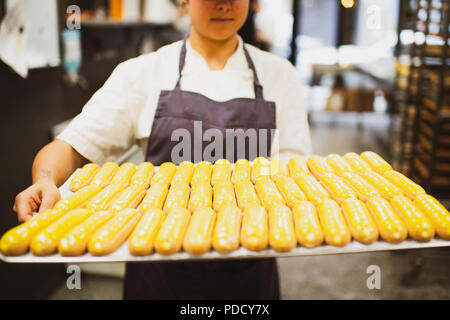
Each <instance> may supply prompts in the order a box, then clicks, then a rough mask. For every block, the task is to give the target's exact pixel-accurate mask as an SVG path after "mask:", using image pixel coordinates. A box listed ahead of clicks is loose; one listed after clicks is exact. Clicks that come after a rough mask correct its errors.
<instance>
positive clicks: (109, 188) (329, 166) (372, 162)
mask: <svg viewBox="0 0 450 320" xmlns="http://www.w3.org/2000/svg"><path fill="white" fill-rule="evenodd" d="M311 173H312V174H311ZM149 186H150V188H149V189H148V190H146V189H147V188H148V187H149ZM70 187H71V190H73V191H76V192H75V193H74V194H72V195H71V196H69V197H68V198H66V199H63V200H61V201H59V202H58V203H57V204H56V205H55V207H54V208H53V210H50V211H48V212H45V213H43V214H41V215H38V216H36V217H34V218H33V219H32V220H30V221H28V222H27V223H24V224H22V225H20V226H18V227H16V228H14V229H12V230H10V231H9V232H8V233H6V234H5V235H4V236H3V237H2V239H1V242H0V249H1V251H2V252H3V253H4V254H7V255H20V254H23V253H25V252H26V251H27V250H28V248H29V247H30V248H31V251H32V252H33V253H34V254H36V255H47V254H51V253H53V252H55V251H56V250H57V249H58V250H59V252H60V253H61V254H64V255H81V254H83V253H84V252H85V251H86V250H87V249H88V250H89V251H90V252H91V253H92V254H94V255H105V254H108V253H111V252H113V251H114V250H116V249H117V247H118V246H119V245H120V244H122V243H123V242H124V241H125V240H126V239H127V238H128V237H129V248H130V252H131V253H132V254H135V255H146V254H149V253H150V252H151V251H152V250H153V248H155V250H156V251H157V252H159V253H163V254H170V253H173V252H176V251H178V250H180V249H181V246H183V248H184V250H186V251H187V252H190V253H193V254H199V253H202V252H206V251H208V250H209V249H210V247H211V245H212V246H213V247H214V249H215V250H217V251H219V252H229V251H232V250H235V249H237V248H238V247H239V245H241V244H242V245H243V246H244V247H246V248H247V249H250V250H261V249H263V248H265V247H267V246H268V244H270V246H271V247H272V248H274V249H275V250H278V251H289V250H291V249H292V248H294V247H295V246H296V245H297V243H298V244H300V245H301V246H305V247H314V246H317V245H319V244H321V243H322V242H323V241H324V240H325V242H326V243H327V244H330V245H336V246H342V245H345V244H347V243H348V242H349V241H350V240H351V238H354V239H355V240H357V241H359V242H362V243H371V242H373V241H375V240H376V239H378V237H379V236H381V238H382V239H384V240H386V241H389V242H392V243H398V242H401V241H403V240H404V239H405V238H406V237H407V236H408V234H409V235H410V237H411V238H412V239H415V240H418V241H428V240H430V239H431V238H433V237H434V235H435V233H437V234H438V235H439V236H440V237H441V238H443V239H450V215H449V213H448V211H447V210H446V209H445V208H444V207H443V206H442V205H441V204H440V203H439V202H438V201H437V200H436V199H434V198H432V197H431V196H429V195H426V193H425V191H424V190H423V189H422V188H421V187H420V186H418V185H417V184H415V183H414V182H412V181H411V180H409V179H408V178H407V177H405V176H403V175H402V174H400V173H398V172H396V171H393V170H392V168H391V166H390V165H389V164H388V163H387V162H386V161H384V160H383V159H382V158H381V157H380V156H378V155H377V154H375V153H373V152H365V153H362V154H361V156H359V155H357V154H355V153H349V154H346V155H345V156H344V157H341V156H339V155H334V154H333V155H329V156H327V157H319V156H312V157H309V158H303V157H295V158H292V159H290V160H289V161H284V160H281V159H275V160H272V161H269V160H267V159H265V158H257V159H255V161H254V162H253V167H252V166H251V165H250V163H249V162H248V161H247V160H239V161H238V162H237V163H236V164H235V168H234V170H231V164H230V163H229V162H228V161H227V160H219V161H217V162H216V163H215V164H214V166H213V165H212V164H211V163H209V162H201V163H199V164H197V165H196V166H194V164H193V163H191V162H183V163H181V164H180V165H179V166H178V168H177V166H175V165H174V164H173V163H165V164H162V165H161V167H160V169H159V170H158V171H157V172H156V173H154V168H153V165H152V164H150V163H143V164H141V165H139V166H138V167H137V168H136V167H135V166H134V165H132V164H124V165H122V166H120V167H119V166H118V165H117V164H114V163H107V164H105V165H104V166H102V167H101V168H100V167H99V166H97V165H95V164H88V165H86V166H85V167H83V168H82V169H81V170H80V171H79V172H78V174H77V175H75V176H74V178H73V179H72V181H71V185H70ZM102 188H103V189H102ZM139 204H140V209H139V210H138V211H137V210H134V209H135V208H136V207H137V206H138V205H139ZM76 208H78V209H77V210H74V209H76ZM263 212H264V214H263ZM237 213H239V214H237ZM246 217H247V218H246ZM177 219H178V220H177ZM174 228H175V229H176V228H178V229H176V230H175V229H174ZM133 230H134V232H133ZM221 230H222V231H221ZM249 230H252V232H253V233H252V232H250V231H249ZM130 234H131V236H130ZM164 235H165V236H164ZM219 235H222V237H220V236H219ZM195 239H196V240H195ZM208 239H210V240H208ZM227 239H228V240H227ZM249 239H252V240H249ZM255 239H258V241H256V240H255ZM252 243H256V244H252ZM205 250H206V251H205Z"/></svg>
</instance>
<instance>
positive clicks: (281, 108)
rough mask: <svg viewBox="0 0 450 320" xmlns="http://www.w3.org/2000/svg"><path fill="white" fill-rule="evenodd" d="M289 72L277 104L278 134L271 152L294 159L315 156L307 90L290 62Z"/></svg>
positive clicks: (281, 82)
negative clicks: (305, 94)
mask: <svg viewBox="0 0 450 320" xmlns="http://www.w3.org/2000/svg"><path fill="white" fill-rule="evenodd" d="M286 64H288V66H287V68H286V69H285V70H283V71H286V72H283V74H282V75H280V79H279V80H280V81H279V83H280V84H281V86H282V88H280V90H279V93H278V94H277V96H278V97H279V98H278V99H277V101H276V104H277V112H276V116H277V119H276V123H277V129H278V130H277V133H276V134H275V137H274V143H273V147H272V151H271V156H272V157H281V158H285V159H288V158H291V157H293V156H296V155H311V153H312V145H311V135H310V132H309V124H308V114H307V110H306V106H305V101H304V96H303V87H302V83H301V81H300V76H299V75H298V73H297V70H296V69H295V68H294V67H293V66H292V65H291V64H290V63H289V62H287V61H286Z"/></svg>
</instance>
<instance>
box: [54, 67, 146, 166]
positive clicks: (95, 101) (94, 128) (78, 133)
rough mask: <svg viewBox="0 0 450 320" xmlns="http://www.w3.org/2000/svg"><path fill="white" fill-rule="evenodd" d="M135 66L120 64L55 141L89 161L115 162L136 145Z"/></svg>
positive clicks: (136, 104)
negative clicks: (64, 144)
mask: <svg viewBox="0 0 450 320" xmlns="http://www.w3.org/2000/svg"><path fill="white" fill-rule="evenodd" d="M135 69H136V63H135V62H133V61H127V62H124V63H122V64H120V65H119V66H118V67H117V68H116V69H115V70H114V72H113V73H112V74H111V76H110V77H109V79H108V80H107V81H106V83H105V84H104V85H103V87H102V88H101V89H100V90H98V91H97V92H96V93H95V94H94V96H93V97H92V98H91V99H90V100H89V101H88V103H87V104H86V105H85V106H84V108H83V110H82V112H81V113H80V114H79V115H78V116H77V117H75V119H74V120H72V122H71V123H70V124H69V126H68V127H67V128H66V129H65V130H64V131H63V132H62V133H61V134H60V135H59V136H57V139H59V140H63V141H65V142H67V143H69V144H70V145H71V146H72V147H73V148H74V149H75V150H76V151H78V152H79V153H80V154H81V155H82V156H84V157H85V158H86V159H88V160H89V161H91V162H96V163H99V164H101V163H104V162H107V161H115V160H117V159H118V158H119V157H120V156H121V155H123V154H124V153H125V152H126V151H128V150H129V149H130V148H131V147H132V146H133V145H134V144H135V132H134V131H135V126H136V121H137V114H138V109H139V108H140V105H139V104H140V103H141V101H140V99H139V96H138V94H137V90H136V88H135V83H136V80H137V79H136V73H135V72H134V71H135Z"/></svg>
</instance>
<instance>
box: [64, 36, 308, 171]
mask: <svg viewBox="0 0 450 320" xmlns="http://www.w3.org/2000/svg"><path fill="white" fill-rule="evenodd" d="M182 43H183V42H182V41H178V42H175V43H172V44H170V45H167V46H164V47H162V48H160V49H159V50H158V51H156V52H152V53H149V54H145V55H141V56H139V57H137V58H133V59H130V60H128V61H125V62H123V63H121V64H119V65H118V66H117V67H116V69H115V70H114V71H113V73H112V74H111V76H110V77H109V79H108V80H107V81H106V83H105V84H104V85H103V87H102V88H100V89H99V90H98V91H97V92H96V93H95V94H94V95H93V97H92V98H91V99H90V100H89V101H88V103H87V104H86V105H85V106H84V108H83V110H82V112H81V113H80V114H79V115H78V116H77V117H76V118H75V119H74V120H73V121H72V122H71V123H70V124H69V126H68V127H66V129H65V130H64V131H63V132H62V133H61V134H60V135H59V136H58V137H57V139H60V140H63V141H65V142H67V143H69V144H70V145H71V146H72V147H73V148H74V149H75V150H77V151H78V152H79V153H80V154H81V155H82V156H84V157H85V158H86V159H88V160H89V161H91V162H95V163H98V164H103V163H105V162H106V161H115V160H117V159H118V158H119V157H121V156H122V155H123V154H124V153H125V152H126V151H128V150H129V149H130V148H131V147H132V146H133V145H135V144H138V145H139V146H140V147H141V148H142V150H143V151H144V154H146V151H147V143H148V138H149V136H150V133H151V129H152V124H153V118H154V115H155V111H156V108H157V106H158V99H159V95H160V92H161V91H162V90H173V89H174V88H175V85H176V82H177V80H178V77H179V71H178V69H179V57H180V52H181V47H182ZM243 45H244V44H243V41H242V39H241V38H240V37H239V46H238V49H237V50H236V51H235V53H234V54H233V55H232V56H231V57H230V58H229V59H228V61H227V63H226V66H225V68H224V69H223V70H209V67H208V64H207V62H206V61H205V60H204V58H203V57H202V56H201V55H200V54H199V53H198V52H197V51H195V50H194V49H193V48H192V47H191V45H190V42H189V40H188V41H187V44H186V50H187V52H186V63H185V67H184V70H183V72H182V78H181V89H182V90H184V91H191V92H196V93H199V94H202V95H204V96H206V97H208V98H210V99H212V100H215V101H226V100H230V99H234V98H252V99H254V98H255V92H254V86H253V73H252V71H251V69H250V68H249V67H248V63H247V60H246V59H245V55H244V50H243ZM245 46H246V48H247V49H248V51H249V54H250V56H251V57H252V60H253V62H254V64H255V67H256V72H257V74H258V77H259V80H260V83H261V85H262V86H263V93H264V99H265V100H267V101H273V102H275V104H276V126H277V129H278V132H277V133H276V134H275V139H274V142H273V143H272V150H271V156H279V157H282V158H286V159H287V158H289V157H291V156H294V155H309V154H311V152H312V150H311V139H310V133H309V125H308V121H307V113H306V108H305V104H304V101H303V95H302V85H301V82H300V79H299V75H298V74H297V71H296V69H295V68H294V67H293V66H292V64H291V63H290V62H289V61H287V60H285V59H283V58H281V57H279V56H276V55H274V54H271V53H268V52H264V51H262V50H259V49H257V48H255V47H253V46H251V45H248V44H246V45H245Z"/></svg>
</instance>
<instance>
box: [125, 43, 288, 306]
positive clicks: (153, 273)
mask: <svg viewBox="0 0 450 320" xmlns="http://www.w3.org/2000/svg"><path fill="white" fill-rule="evenodd" d="M244 53H245V57H246V59H247V62H248V66H249V68H250V69H251V70H252V71H253V78H254V88H255V99H248V98H238V99H232V100H229V101H226V102H217V101H213V100H211V99H209V98H207V97H205V96H203V95H201V94H198V93H194V92H187V91H183V90H181V88H180V80H181V74H182V71H183V68H184V64H185V57H186V40H185V41H184V43H183V46H182V49H181V54H180V63H179V79H178V82H177V84H176V86H175V89H174V90H172V91H161V94H160V98H159V102H158V107H157V109H156V113H155V117H154V121H153V127H152V132H151V134H150V138H149V141H148V148H147V155H146V160H147V161H150V162H151V163H153V164H154V165H160V164H162V163H163V162H166V161H172V157H171V153H172V148H173V147H174V146H175V145H176V144H177V143H178V142H172V141H171V136H172V133H173V132H174V131H175V130H177V129H180V128H183V129H185V130H188V131H189V132H190V134H191V135H192V136H194V131H195V130H196V129H195V122H196V121H201V122H202V129H203V131H205V130H208V129H218V130H220V131H221V132H222V133H223V134H224V135H223V137H224V140H225V137H226V129H230V128H232V129H243V131H245V130H246V129H256V130H260V129H264V130H266V131H267V130H268V131H270V130H273V129H275V128H276V121H275V103H274V102H268V101H265V100H264V99H263V89H262V86H261V85H260V83H259V81H258V76H257V73H256V69H255V66H254V64H253V61H252V59H251V57H250V55H249V53H248V51H247V49H246V48H245V45H244ZM264 130H262V131H264ZM258 137H259V136H258ZM236 139H237V138H236ZM258 139H267V141H266V143H267V149H266V150H262V149H264V148H260V149H259V150H258V155H259V156H266V155H267V154H268V153H269V152H270V146H271V136H270V135H266V136H264V135H261V137H259V138H258ZM258 142H259V141H258ZM225 145H226V142H225V141H224V143H223V146H225ZM258 145H259V143H258ZM205 146H206V143H202V144H200V145H199V146H198V145H197V146H196V147H195V148H194V143H192V149H191V152H190V156H189V154H188V153H187V154H183V155H182V160H183V161H184V160H189V161H193V162H198V161H201V160H202V159H196V160H197V161H194V158H193V157H194V154H195V152H200V154H202V152H203V150H204V148H205ZM241 147H242V146H241ZM198 149H200V150H198ZM248 149H249V145H248V141H246V144H245V150H238V144H235V147H234V149H232V150H230V152H229V153H226V154H224V155H223V156H224V157H226V158H227V159H229V160H230V161H233V160H236V156H237V154H238V153H239V152H245V154H246V156H247V157H248V155H249V154H250V152H249V150H248ZM224 153H225V152H224ZM217 156H219V155H217ZM172 162H174V161H172ZM279 297H280V293H279V283H278V269H277V264H276V261H275V259H236V260H211V261H186V262H151V263H127V265H126V274H125V282H124V298H125V299H279Z"/></svg>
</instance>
